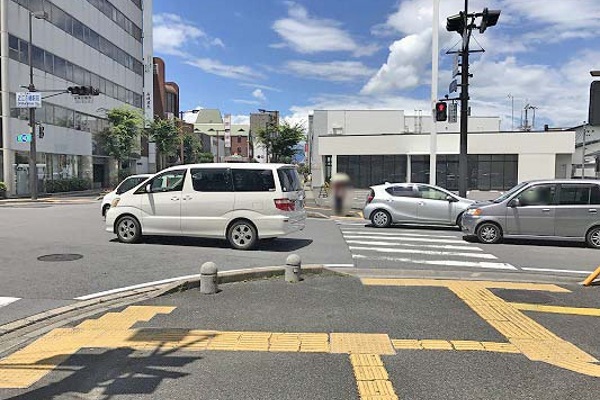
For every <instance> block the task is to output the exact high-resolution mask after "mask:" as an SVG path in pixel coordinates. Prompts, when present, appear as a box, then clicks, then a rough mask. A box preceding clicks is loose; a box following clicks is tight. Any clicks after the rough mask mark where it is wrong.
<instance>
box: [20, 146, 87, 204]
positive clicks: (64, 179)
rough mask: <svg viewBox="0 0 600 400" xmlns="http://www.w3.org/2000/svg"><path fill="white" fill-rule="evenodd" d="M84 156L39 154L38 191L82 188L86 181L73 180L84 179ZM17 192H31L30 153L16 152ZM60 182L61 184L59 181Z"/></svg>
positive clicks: (21, 193)
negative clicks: (74, 180) (75, 180)
mask: <svg viewBox="0 0 600 400" xmlns="http://www.w3.org/2000/svg"><path fill="white" fill-rule="evenodd" d="M82 158H83V157H82V156H77V155H70V154H50V153H38V154H37V176H38V191H39V192H40V193H44V192H56V191H70V189H72V190H82V189H84V188H85V186H86V184H85V182H83V181H81V182H72V180H73V179H79V180H83V179H84V178H86V177H84V176H83V173H82V171H83V170H82ZM14 169H15V171H14V172H15V180H16V192H17V193H16V194H17V195H26V194H29V153H28V152H19V151H18V152H16V153H15V164H14ZM57 182H60V185H59V184H58V183H57Z"/></svg>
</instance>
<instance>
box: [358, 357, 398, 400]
mask: <svg viewBox="0 0 600 400" xmlns="http://www.w3.org/2000/svg"><path fill="white" fill-rule="evenodd" d="M350 363H351V364H352V370H353V371H354V377H355V378H356V385H357V387H358V395H359V397H360V399H361V400H398V396H397V395H396V392H395V390H394V386H393V385H392V382H391V381H390V380H389V376H388V373H387V371H386V369H385V366H384V365H383V361H382V360H381V357H380V356H379V355H378V354H351V355H350Z"/></svg>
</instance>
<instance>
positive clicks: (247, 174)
mask: <svg viewBox="0 0 600 400" xmlns="http://www.w3.org/2000/svg"><path fill="white" fill-rule="evenodd" d="M231 174H232V176H233V187H234V190H235V191H236V192H269V191H271V190H275V179H273V171H272V170H270V169H237V168H234V169H232V170H231Z"/></svg>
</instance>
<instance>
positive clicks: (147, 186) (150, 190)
mask: <svg viewBox="0 0 600 400" xmlns="http://www.w3.org/2000/svg"><path fill="white" fill-rule="evenodd" d="M145 189H146V193H152V184H151V183H149V184H147V185H146V188H145Z"/></svg>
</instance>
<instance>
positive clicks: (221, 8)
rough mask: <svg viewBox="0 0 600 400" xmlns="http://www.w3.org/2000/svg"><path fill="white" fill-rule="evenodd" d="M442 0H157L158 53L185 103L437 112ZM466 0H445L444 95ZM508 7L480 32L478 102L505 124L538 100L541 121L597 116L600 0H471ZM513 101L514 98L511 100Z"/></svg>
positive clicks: (475, 66)
mask: <svg viewBox="0 0 600 400" xmlns="http://www.w3.org/2000/svg"><path fill="white" fill-rule="evenodd" d="M432 4H433V0H400V1H397V0H344V1H339V0H335V1H334V0H325V1H323V0H320V1H317V0H298V1H282V0H252V1H248V0H219V1H214V0H210V1H209V0H193V1H192V0H154V18H153V22H154V32H153V33H154V53H155V56H159V57H161V58H163V59H164V60H165V62H166V74H167V79H168V80H173V81H176V82H177V83H178V84H179V86H180V88H181V109H182V110H189V109H194V108H199V107H202V108H219V109H220V110H221V111H222V112H223V113H231V114H232V115H233V116H234V121H235V122H238V123H243V122H246V121H247V119H248V114H249V113H250V112H255V111H256V110H257V109H259V108H262V109H268V110H279V111H280V112H281V115H282V116H284V117H287V118H289V119H290V120H292V121H295V122H302V121H304V123H306V120H307V116H308V115H309V113H311V112H312V110H314V109H401V110H405V111H406V112H407V114H414V110H426V109H428V108H429V105H430V96H431V38H432V20H433V7H432ZM462 7H464V1H463V0H441V10H440V19H439V21H440V56H439V60H440V71H439V80H438V82H439V97H443V96H444V95H445V94H447V92H448V85H449V83H450V81H451V80H452V72H451V70H452V56H450V55H446V51H448V50H452V49H456V46H457V45H458V44H459V42H460V37H459V36H458V34H456V33H450V32H447V31H446V29H445V24H446V17H448V16H450V15H452V14H456V13H458V12H459V11H460V10H461V8H462ZM469 7H470V11H473V12H481V11H482V10H483V9H484V7H489V8H490V9H498V10H501V11H502V13H501V16H500V20H499V21H498V25H496V26H494V27H490V28H489V29H488V30H487V31H486V32H485V33H484V34H479V33H478V32H475V33H474V38H475V41H473V42H472V48H476V47H477V46H478V44H479V45H481V46H482V47H483V48H484V49H485V52H484V53H477V54H473V55H472V56H471V63H470V64H471V71H470V72H471V73H473V75H474V76H473V78H472V79H471V86H470V91H471V110H472V114H471V115H474V116H499V117H501V119H502V126H503V128H506V129H510V128H511V113H512V112H513V106H512V104H514V115H515V120H514V122H513V123H514V126H515V127H517V126H518V125H519V124H520V123H521V118H520V117H521V113H522V109H523V108H524V107H525V106H526V105H527V104H529V105H531V106H534V107H536V108H537V109H536V128H538V129H542V128H543V125H544V124H549V125H550V126H552V127H574V126H577V125H580V124H581V123H583V122H584V121H585V120H586V119H587V110H588V100H589V84H590V82H591V81H592V78H591V76H590V74H589V71H590V70H597V69H600V42H599V41H598V39H597V37H598V35H599V34H600V1H598V0H569V1H563V0H470V1H469ZM511 99H513V100H512V101H511Z"/></svg>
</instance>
